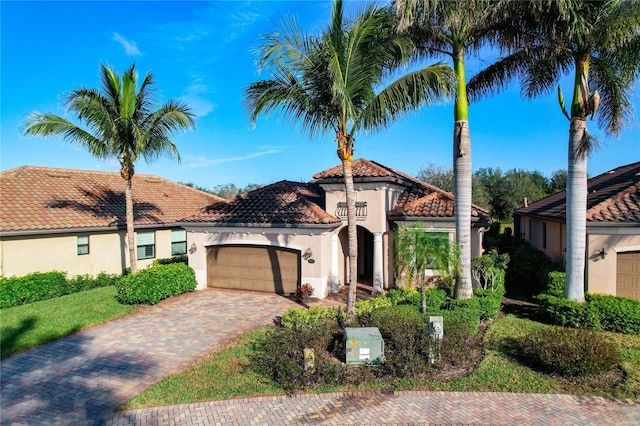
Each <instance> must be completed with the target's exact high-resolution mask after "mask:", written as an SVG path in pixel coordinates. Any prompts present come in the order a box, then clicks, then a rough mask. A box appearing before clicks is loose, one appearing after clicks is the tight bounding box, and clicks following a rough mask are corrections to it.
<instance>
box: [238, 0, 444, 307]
mask: <svg viewBox="0 0 640 426" xmlns="http://www.w3.org/2000/svg"><path fill="white" fill-rule="evenodd" d="M265 40H266V41H265V43H264V44H263V45H262V46H261V50H260V53H261V57H260V60H259V67H260V69H261V70H262V69H265V68H269V70H270V73H271V77H272V78H271V79H269V80H263V81H258V82H255V83H253V84H251V85H250V86H249V87H248V88H247V89H246V95H247V99H246V103H247V106H248V109H249V112H250V115H251V120H252V122H253V123H255V121H256V119H257V117H258V116H259V115H260V114H263V113H268V112H271V111H279V112H281V113H283V114H284V116H285V118H288V119H289V120H291V121H299V122H300V123H301V124H302V128H303V130H304V131H305V132H306V133H308V134H309V136H313V135H315V134H316V133H326V132H328V131H333V132H335V140H336V142H337V147H338V149H337V154H338V158H340V160H341V162H342V168H343V175H344V183H345V189H346V201H347V228H348V236H349V237H348V247H349V248H348V251H349V253H348V255H349V260H350V262H349V265H350V273H349V293H348V301H347V315H348V316H352V315H353V313H354V309H355V297H356V284H357V254H358V249H357V231H356V210H355V189H354V183H353V174H352V169H351V161H352V159H353V147H354V141H355V138H354V136H355V133H356V132H357V131H359V130H372V129H373V130H375V129H379V128H382V127H384V126H385V125H387V124H388V123H389V122H390V121H391V120H393V119H394V118H396V117H398V116H400V115H401V114H402V113H404V112H406V111H408V110H410V109H415V108H418V107H420V106H421V105H423V104H424V103H428V102H433V101H436V100H440V99H443V98H445V97H448V96H449V93H450V91H451V90H452V88H453V87H452V86H453V82H454V79H453V76H452V74H451V73H450V72H449V71H448V69H447V67H446V66H443V65H440V64H435V65H432V66H429V67H425V68H422V69H419V70H417V71H414V72H411V73H409V74H407V75H405V76H403V77H401V78H400V79H398V80H396V81H394V82H392V83H391V84H389V85H387V86H385V87H382V84H383V83H384V82H385V80H386V79H388V78H389V76H390V74H391V73H392V72H393V71H394V70H395V69H397V67H398V66H400V65H401V64H402V63H403V62H404V61H405V60H406V59H407V58H408V55H409V53H410V51H411V49H412V47H413V45H412V43H411V42H410V40H409V39H408V38H406V37H402V36H399V35H398V34H396V32H395V23H394V18H393V15H392V14H390V13H389V11H388V10H387V9H385V8H381V7H378V6H376V5H374V4H371V3H368V4H367V5H366V6H364V7H363V9H362V10H361V11H360V13H358V15H357V17H356V18H355V19H354V20H352V21H348V20H347V19H346V18H345V17H344V16H343V4H342V1H341V0H336V1H335V3H334V5H333V10H332V15H331V21H330V24H329V26H328V28H327V29H326V30H325V31H324V32H323V33H322V34H321V35H320V36H317V37H316V36H310V35H308V34H306V33H305V32H304V31H303V30H302V29H301V28H300V26H299V25H298V24H297V22H296V21H295V20H294V19H288V20H286V21H285V22H284V23H283V25H282V27H281V28H279V31H278V32H275V33H273V34H271V35H267V36H266V37H265ZM376 90H378V91H376ZM378 290H379V291H381V290H382V289H378Z"/></svg>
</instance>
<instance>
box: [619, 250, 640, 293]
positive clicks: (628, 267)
mask: <svg viewBox="0 0 640 426" xmlns="http://www.w3.org/2000/svg"><path fill="white" fill-rule="evenodd" d="M616 272H617V277H618V278H617V282H616V295H617V296H620V297H629V298H631V299H637V300H640V251H631V252H626V253H624V252H623V253H618V254H617V271H616Z"/></svg>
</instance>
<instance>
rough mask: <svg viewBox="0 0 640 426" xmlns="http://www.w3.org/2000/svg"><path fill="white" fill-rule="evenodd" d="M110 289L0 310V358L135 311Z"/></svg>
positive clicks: (90, 291)
mask: <svg viewBox="0 0 640 426" xmlns="http://www.w3.org/2000/svg"><path fill="white" fill-rule="evenodd" d="M115 295H116V289H115V287H114V286H108V287H102V288H97V289H93V290H87V291H83V292H80V293H75V294H70V295H67V296H62V297H58V298H55V299H49V300H43V301H41V302H34V303H29V304H27V305H21V306H15V307H13V308H8V309H2V310H0V336H1V339H0V357H1V358H6V357H7V356H9V355H13V354H15V353H18V352H21V351H23V350H25V349H29V348H32V347H34V346H38V345H41V344H43V343H47V342H50V341H52V340H55V339H58V338H60V337H62V336H66V335H68V334H71V333H75V332H76V331H78V330H81V329H83V328H86V327H89V326H92V325H95V324H100V323H103V322H105V321H108V320H110V319H113V318H117V317H120V316H123V315H126V314H128V313H130V312H132V311H135V310H137V309H139V308H138V307H136V306H129V305H121V304H120V303H118V302H117V301H116V299H115Z"/></svg>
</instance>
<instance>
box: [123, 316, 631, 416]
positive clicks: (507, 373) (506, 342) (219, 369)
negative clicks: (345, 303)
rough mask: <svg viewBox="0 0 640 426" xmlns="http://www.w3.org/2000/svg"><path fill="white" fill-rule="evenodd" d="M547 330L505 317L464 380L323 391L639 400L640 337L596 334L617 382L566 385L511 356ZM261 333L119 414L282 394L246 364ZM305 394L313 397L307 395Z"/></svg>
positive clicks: (487, 338) (168, 382)
mask: <svg viewBox="0 0 640 426" xmlns="http://www.w3.org/2000/svg"><path fill="white" fill-rule="evenodd" d="M542 327H548V326H547V325H544V324H542V323H539V322H535V321H531V320H526V319H521V318H518V317H515V316H513V315H506V316H504V317H502V318H501V319H499V320H497V321H496V322H495V323H493V324H492V325H491V326H490V327H489V329H488V330H487V332H486V334H485V336H484V347H485V356H484V358H483V359H482V361H481V362H480V363H479V364H478V365H477V367H476V368H475V370H474V371H473V372H472V373H471V374H469V375H468V376H466V377H464V378H460V379H455V380H452V381H449V382H419V381H412V380H398V381H396V382H394V383H392V384H391V386H390V383H389V382H388V381H384V382H383V381H380V382H375V381H373V382H364V383H360V384H358V385H357V386H356V385H353V386H350V387H341V388H338V387H334V388H323V389H319V390H320V391H323V392H327V391H338V390H375V389H389V388H390V387H392V388H393V389H395V390H412V389H413V390H418V389H420V390H424V389H429V390H442V391H466V392H479V391H486V392H523V393H569V394H584V395H600V396H605V397H611V396H616V397H620V398H638V397H640V336H630V335H622V334H616V333H602V334H603V335H605V336H606V338H608V339H611V340H612V341H614V342H615V344H616V345H617V347H618V350H619V351H620V354H621V356H622V359H623V361H622V363H621V369H622V370H623V373H622V377H623V380H622V382H620V383H615V384H612V385H611V384H609V383H607V382H606V381H604V380H603V381H602V383H600V382H599V381H598V378H595V379H591V380H590V381H588V382H581V381H576V382H572V381H569V380H566V379H562V378H557V377H552V376H549V375H545V374H542V373H540V372H537V371H534V370H532V369H530V368H528V367H526V366H523V365H521V364H520V363H519V362H518V360H517V357H516V346H515V343H514V342H515V340H516V339H518V338H519V337H522V336H524V335H525V334H526V333H528V332H531V331H534V330H536V329H539V328H542ZM265 332H266V329H258V330H253V331H251V332H249V333H246V334H244V335H242V336H241V337H240V338H239V339H238V340H236V341H235V342H234V343H232V344H230V345H229V346H227V347H226V348H224V349H223V350H221V351H219V352H216V353H213V354H210V355H209V356H207V357H206V358H204V359H202V360H201V361H200V362H198V363H196V364H194V365H192V366H190V367H189V368H187V369H186V370H184V371H183V372H181V373H179V374H176V375H174V376H171V377H169V378H167V379H165V380H163V381H161V382H159V383H157V384H156V385H154V386H152V387H151V388H149V389H148V390H146V391H145V392H143V393H141V394H140V395H138V396H136V397H134V398H133V399H131V400H130V401H128V402H127V403H126V404H124V405H123V406H122V407H120V408H121V409H134V408H142V407H152V406H162V405H170V404H180V403H192V402H200V401H213V400H224V399H229V398H236V397H249V396H264V395H275V394H284V390H283V389H282V388H280V387H279V386H278V385H277V384H275V383H274V382H272V381H271V380H270V379H269V378H267V377H264V376H261V375H259V374H257V373H256V372H255V371H254V370H253V369H252V368H251V365H250V364H249V357H250V354H251V353H252V351H253V350H254V345H253V344H252V342H254V341H255V340H256V339H257V338H258V337H260V336H261V335H264V333H265ZM309 392H313V391H312V390H309Z"/></svg>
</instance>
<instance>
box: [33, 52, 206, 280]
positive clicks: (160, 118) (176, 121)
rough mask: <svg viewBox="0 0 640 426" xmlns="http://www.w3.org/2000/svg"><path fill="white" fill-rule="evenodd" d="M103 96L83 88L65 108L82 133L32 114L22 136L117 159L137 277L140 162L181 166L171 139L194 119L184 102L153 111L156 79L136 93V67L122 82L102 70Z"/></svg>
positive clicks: (49, 117)
mask: <svg viewBox="0 0 640 426" xmlns="http://www.w3.org/2000/svg"><path fill="white" fill-rule="evenodd" d="M100 70H101V80H102V90H101V91H100V90H97V89H88V88H80V89H78V90H74V91H73V92H71V93H69V95H68V96H67V107H68V108H69V110H70V111H73V113H74V114H75V115H76V116H77V118H78V120H80V121H83V122H84V123H85V124H86V128H82V127H80V126H78V125H76V124H74V123H72V122H71V121H69V120H67V119H65V118H62V117H60V116H57V115H55V114H51V113H41V112H34V113H32V114H31V115H30V117H29V118H28V121H27V124H26V126H25V130H24V133H25V134H27V135H37V136H57V135H61V136H62V138H63V140H64V141H65V142H72V143H76V144H78V145H80V146H82V147H84V148H86V149H87V151H89V153H90V154H91V155H93V156H94V157H96V158H99V159H116V160H118V162H119V163H120V175H121V176H122V178H123V179H124V180H125V206H126V207H125V210H126V225H127V245H128V250H129V262H130V266H131V272H132V273H134V272H135V271H136V245H135V241H134V226H133V221H134V212H133V197H132V185H131V181H132V179H133V176H134V173H135V163H136V161H138V159H139V158H140V157H142V158H144V159H145V160H146V161H147V162H151V161H153V160H155V159H157V158H158V157H160V156H161V155H169V156H170V157H173V158H175V159H177V160H178V161H180V155H179V153H178V150H177V148H176V146H175V145H174V144H173V143H172V142H171V141H170V140H169V135H170V133H171V132H172V131H174V130H176V129H186V128H191V127H193V125H194V121H193V119H194V116H193V114H191V112H190V108H189V107H188V106H187V105H185V104H183V103H180V102H175V101H173V100H170V101H168V102H167V103H166V104H164V105H162V106H160V108H158V109H155V110H154V104H153V99H152V88H151V85H152V84H154V81H153V76H152V75H151V74H150V73H147V74H146V75H145V77H144V79H143V80H142V83H141V84H140V87H139V88H138V74H137V73H136V70H135V64H134V65H132V66H131V67H130V68H129V69H127V70H126V71H125V72H124V73H123V74H122V79H120V77H119V76H118V74H117V73H116V72H115V71H114V70H113V68H111V67H108V66H106V65H104V64H102V65H101V66H100Z"/></svg>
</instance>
